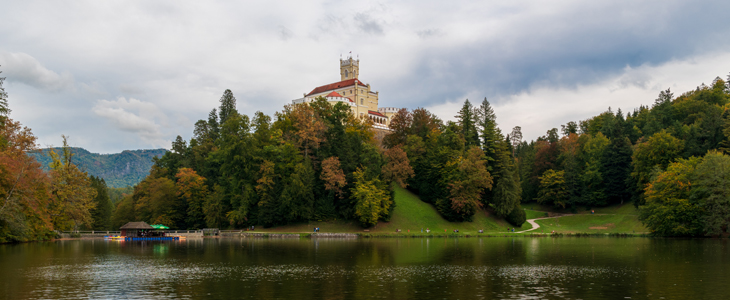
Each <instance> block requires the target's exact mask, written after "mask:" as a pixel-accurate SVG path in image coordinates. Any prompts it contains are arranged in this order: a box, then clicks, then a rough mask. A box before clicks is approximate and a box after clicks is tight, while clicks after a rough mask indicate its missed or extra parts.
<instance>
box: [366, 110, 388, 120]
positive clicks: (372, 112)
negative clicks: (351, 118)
mask: <svg viewBox="0 0 730 300" xmlns="http://www.w3.org/2000/svg"><path fill="white" fill-rule="evenodd" d="M368 113H369V114H371V115H376V116H379V117H383V118H387V117H386V116H385V115H383V114H381V113H379V112H377V111H374V110H368Z"/></svg>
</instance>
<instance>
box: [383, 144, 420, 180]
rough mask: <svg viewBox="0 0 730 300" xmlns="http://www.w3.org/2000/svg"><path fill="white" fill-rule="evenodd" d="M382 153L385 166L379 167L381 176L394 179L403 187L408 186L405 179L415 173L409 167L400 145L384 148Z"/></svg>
mask: <svg viewBox="0 0 730 300" xmlns="http://www.w3.org/2000/svg"><path fill="white" fill-rule="evenodd" d="M383 155H384V156H385V160H386V163H385V166H383V168H382V169H381V171H382V173H383V178H384V179H385V180H387V181H394V182H395V183H397V184H398V185H400V186H401V187H403V188H405V187H406V186H408V183H406V181H407V180H408V178H411V177H413V175H415V173H414V172H413V169H412V168H411V164H410V161H409V160H408V155H407V154H406V152H405V151H403V149H401V147H400V146H396V147H393V148H390V149H388V150H385V153H383Z"/></svg>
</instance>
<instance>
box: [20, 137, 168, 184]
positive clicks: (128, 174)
mask: <svg viewBox="0 0 730 300" xmlns="http://www.w3.org/2000/svg"><path fill="white" fill-rule="evenodd" d="M69 148H70V149H71V153H72V154H73V157H72V158H71V161H72V162H73V163H75V164H76V165H77V166H78V167H79V169H81V170H82V171H85V172H87V173H89V175H94V176H96V177H100V178H103V179H104V181H105V182H106V184H107V186H109V187H113V188H120V187H126V186H134V185H136V184H137V183H139V182H140V181H142V180H143V179H144V178H145V177H147V175H148V174H149V173H150V169H151V168H152V165H153V164H154V162H153V160H152V159H153V158H154V157H157V158H159V157H162V155H164V154H165V153H167V151H168V150H167V149H162V148H160V149H140V150H124V151H122V152H120V153H111V154H99V153H91V152H90V151H88V150H86V149H84V148H80V147H69ZM51 150H53V151H55V152H56V153H59V154H60V153H62V152H63V150H62V148H61V147H54V148H46V149H41V150H36V151H32V152H29V153H28V155H30V156H32V157H34V158H35V159H36V160H37V161H38V162H39V163H40V164H41V165H42V168H43V170H44V171H49V170H50V166H49V165H50V163H51V156H50V155H49V154H48V153H49V152H50V151H51Z"/></svg>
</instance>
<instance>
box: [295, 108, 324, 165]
mask: <svg viewBox="0 0 730 300" xmlns="http://www.w3.org/2000/svg"><path fill="white" fill-rule="evenodd" d="M290 114H291V118H292V121H293V125H294V127H295V128H296V133H295V134H296V145H297V146H298V147H300V148H302V149H303V150H304V156H305V157H308V156H309V150H311V149H318V148H319V145H320V143H322V142H323V141H324V140H325V139H324V134H325V132H326V130H327V125H326V124H325V123H324V121H323V120H322V119H321V118H320V117H319V116H318V115H317V114H316V113H315V111H314V109H312V107H311V106H309V104H307V103H303V104H298V105H294V106H293V107H291V112H290Z"/></svg>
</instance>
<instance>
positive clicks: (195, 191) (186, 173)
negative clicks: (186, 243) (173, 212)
mask: <svg viewBox="0 0 730 300" xmlns="http://www.w3.org/2000/svg"><path fill="white" fill-rule="evenodd" d="M175 178H177V182H175V188H176V193H175V195H176V196H177V198H178V199H179V200H180V201H184V202H185V203H186V204H187V212H186V217H185V223H186V225H187V226H186V227H187V228H190V229H200V228H203V226H205V215H204V214H203V204H204V201H205V199H206V197H208V187H207V186H206V185H205V178H203V177H202V176H200V175H198V173H197V172H195V170H193V169H190V168H180V169H179V170H178V171H177V174H175Z"/></svg>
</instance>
